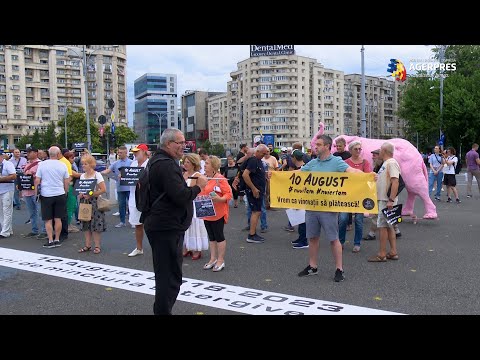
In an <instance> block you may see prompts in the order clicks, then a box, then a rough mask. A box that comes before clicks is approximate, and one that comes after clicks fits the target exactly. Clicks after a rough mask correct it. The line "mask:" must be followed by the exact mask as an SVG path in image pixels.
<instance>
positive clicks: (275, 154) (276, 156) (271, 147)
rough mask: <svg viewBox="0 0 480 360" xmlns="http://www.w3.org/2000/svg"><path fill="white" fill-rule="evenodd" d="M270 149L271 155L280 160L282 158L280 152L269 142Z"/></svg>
mask: <svg viewBox="0 0 480 360" xmlns="http://www.w3.org/2000/svg"><path fill="white" fill-rule="evenodd" d="M267 146H268V150H269V151H270V155H272V156H273V157H274V158H275V159H277V161H278V160H280V158H279V157H278V154H277V153H276V152H275V151H274V150H273V145H272V144H268V145H267Z"/></svg>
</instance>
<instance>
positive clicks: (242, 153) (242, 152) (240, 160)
mask: <svg viewBox="0 0 480 360" xmlns="http://www.w3.org/2000/svg"><path fill="white" fill-rule="evenodd" d="M247 152H248V146H247V144H240V151H239V152H238V154H237V161H236V163H237V165H238V166H240V165H242V164H243V162H244V161H245V160H246V159H247V158H243V157H244V156H245V155H247Z"/></svg>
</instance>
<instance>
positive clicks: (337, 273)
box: [333, 269, 345, 282]
mask: <svg viewBox="0 0 480 360" xmlns="http://www.w3.org/2000/svg"><path fill="white" fill-rule="evenodd" d="M333 280H334V281H335V282H340V281H343V280H345V276H343V270H340V269H337V270H336V271H335V277H334V278H333Z"/></svg>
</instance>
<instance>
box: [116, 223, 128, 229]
mask: <svg viewBox="0 0 480 360" xmlns="http://www.w3.org/2000/svg"><path fill="white" fill-rule="evenodd" d="M125 226H126V225H125V223H122V222H121V223H118V224H117V225H115V227H116V228H121V227H125Z"/></svg>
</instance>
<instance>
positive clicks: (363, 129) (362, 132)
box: [360, 45, 367, 137]
mask: <svg viewBox="0 0 480 360" xmlns="http://www.w3.org/2000/svg"><path fill="white" fill-rule="evenodd" d="M360 52H361V53H362V83H361V86H360V91H361V93H362V95H361V98H360V111H361V112H362V114H361V117H360V119H361V126H360V135H361V136H362V137H367V119H366V118H365V58H364V52H365V48H364V47H363V45H362V49H361V50H360Z"/></svg>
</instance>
